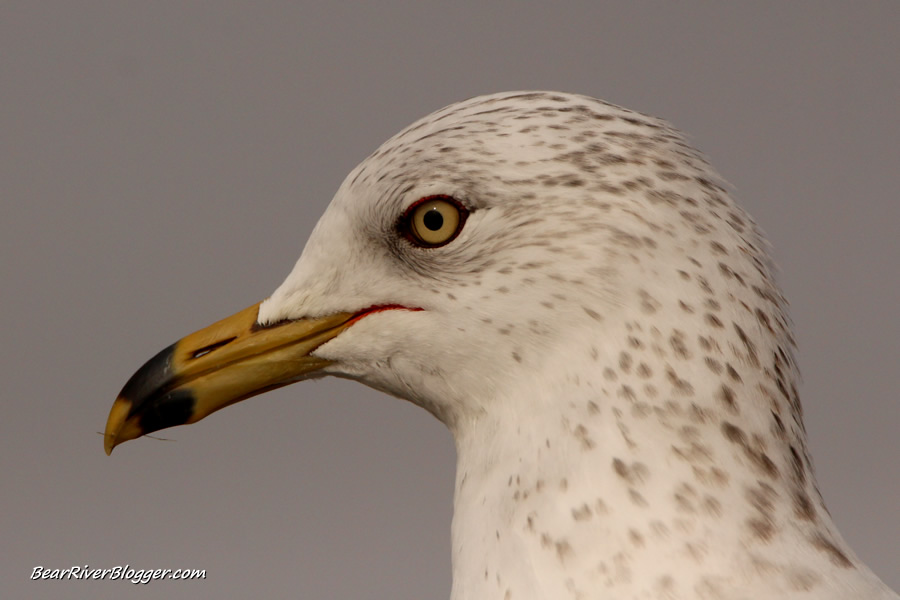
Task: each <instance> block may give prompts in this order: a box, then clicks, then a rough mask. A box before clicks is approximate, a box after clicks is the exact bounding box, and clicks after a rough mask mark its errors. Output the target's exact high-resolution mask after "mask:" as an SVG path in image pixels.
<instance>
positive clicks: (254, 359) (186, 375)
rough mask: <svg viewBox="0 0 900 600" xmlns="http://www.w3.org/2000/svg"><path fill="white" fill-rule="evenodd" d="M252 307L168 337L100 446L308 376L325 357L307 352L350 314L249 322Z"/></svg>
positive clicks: (125, 392)
mask: <svg viewBox="0 0 900 600" xmlns="http://www.w3.org/2000/svg"><path fill="white" fill-rule="evenodd" d="M258 313H259V304H254V305H253V306H250V307H248V308H245V309H244V310H242V311H240V312H238V313H236V314H234V315H232V316H230V317H228V318H226V319H223V320H221V321H219V322H217V323H213V324H212V325H210V326H209V327H207V328H205V329H201V330H200V331H197V332H195V333H192V334H190V335H189V336H187V337H185V338H182V339H181V340H179V341H177V342H175V343H174V344H172V345H171V346H169V347H168V348H166V349H164V350H162V351H161V352H160V353H159V354H157V355H156V356H154V357H153V358H151V359H150V360H149V361H147V362H146V363H145V364H144V366H143V367H141V368H140V369H139V370H138V371H137V372H136V373H135V374H134V375H132V376H131V379H129V380H128V383H126V384H125V387H123V388H122V391H121V392H119V396H118V398H116V401H115V402H114V403H113V405H112V409H110V411H109V418H108V419H107V421H106V432H105V434H104V439H103V447H104V449H105V450H106V453H107V454H109V453H111V452H112V450H113V448H115V447H116V446H117V445H119V444H121V443H122V442H126V441H128V440H133V439H135V438H138V437H140V436H142V435H145V434H147V433H151V432H153V431H157V430H160V429H165V428H166V427H173V426H175V425H186V424H189V423H195V422H197V421H199V420H200V419H202V418H203V417H205V416H207V415H209V414H211V413H213V412H215V411H217V410H219V409H220V408H225V407H226V406H228V405H230V404H234V403H235V402H238V401H240V400H244V399H245V398H249V397H251V396H255V395H257V394H261V393H263V392H266V391H268V390H272V389H275V388H278V387H281V386H284V385H288V384H290V383H294V382H295V381H300V380H301V379H308V378H310V377H315V376H316V374H317V372H318V371H320V370H321V369H322V368H323V367H325V366H326V365H327V364H328V361H325V360H322V359H318V358H315V357H313V356H310V353H311V352H313V351H314V350H315V349H316V348H318V347H319V346H321V345H322V344H324V343H325V342H327V341H328V340H330V339H332V338H334V337H335V336H337V335H338V334H340V333H341V332H342V331H344V330H345V329H347V328H348V327H350V325H351V324H352V323H353V321H354V320H355V319H354V317H355V316H359V315H354V314H353V313H338V314H334V315H329V316H326V317H322V318H317V319H298V320H293V321H282V322H279V323H275V324H273V325H270V326H261V325H259V324H258V323H257V315H258Z"/></svg>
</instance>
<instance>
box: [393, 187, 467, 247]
mask: <svg viewBox="0 0 900 600" xmlns="http://www.w3.org/2000/svg"><path fill="white" fill-rule="evenodd" d="M468 216H469V210H468V209H467V208H466V207H465V206H463V205H462V203H461V202H459V201H458V200H457V199H455V198H453V197H452V196H446V195H444V194H437V195H434V196H425V197H424V198H420V199H418V200H416V201H415V202H413V203H412V205H410V207H409V208H407V209H406V211H405V212H404V213H403V215H402V216H401V217H400V220H399V222H398V229H399V230H400V234H401V235H403V237H405V238H406V239H407V240H409V241H410V242H411V243H412V244H414V245H416V246H418V247H420V248H439V247H440V246H444V245H445V244H449V243H450V242H452V241H453V240H454V239H456V236H457V235H459V232H460V231H462V228H463V225H465V223H466V218H467V217H468Z"/></svg>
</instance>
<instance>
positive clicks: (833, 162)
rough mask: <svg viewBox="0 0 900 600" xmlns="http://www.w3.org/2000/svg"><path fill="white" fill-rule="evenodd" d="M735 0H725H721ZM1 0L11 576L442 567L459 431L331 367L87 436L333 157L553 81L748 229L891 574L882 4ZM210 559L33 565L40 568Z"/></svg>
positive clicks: (824, 444) (331, 186)
mask: <svg viewBox="0 0 900 600" xmlns="http://www.w3.org/2000/svg"><path fill="white" fill-rule="evenodd" d="M726 4H727V6H726ZM735 4H737V3H711V2H677V3H676V2H652V3H646V2H627V3H625V2H622V3H615V2H613V3H607V2H597V1H591V2H581V3H567V2H554V3H552V4H551V3H544V4H538V3H534V4H531V3H525V2H518V3H513V2H493V3H485V2H477V3H475V2H456V3H454V4H453V5H452V6H451V5H449V4H447V3H442V4H437V3H434V4H432V3H429V2H367V3H359V4H356V5H350V4H342V3H331V4H328V7H327V8H324V7H325V5H326V3H325V2H291V3H280V4H270V3H259V2H255V3H247V4H246V5H244V6H240V5H237V4H235V3H223V2H219V3H213V2H203V3H202V2H196V3H186V2H185V3H182V2H177V3H163V2H140V3H139V2H135V3H127V2H105V3H104V2H55V3H54V2H8V1H7V2H4V3H2V5H0V188H2V189H0V194H2V217H0V228H2V230H0V251H2V254H0V256H2V263H0V269H2V271H0V277H2V279H0V282H2V291H0V299H2V310H0V332H2V334H0V335H2V340H3V344H2V352H3V356H2V361H0V369H2V378H0V382H2V388H0V389H2V407H3V417H2V420H0V448H2V451H0V475H2V488H0V506H2V513H0V514H2V516H0V540H2V541H0V545H2V546H0V548H2V553H3V555H2V560H0V585H2V592H3V596H4V597H6V598H24V597H45V598H51V597H58V598H63V597H65V598H92V599H94V598H103V597H109V598H111V597H124V596H125V595H126V594H127V595H128V596H129V597H131V596H133V597H141V598H158V597H167V598H222V597H245V596H246V597H250V596H251V595H253V596H255V597H261V598H335V599H345V598H366V599H368V598H371V599H383V598H401V599H405V598H422V599H431V598H434V599H441V598H446V597H447V596H448V593H449V589H450V570H449V556H450V552H449V548H450V546H449V522H450V516H451V493H452V482H453V469H454V451H453V445H452V441H451V439H450V436H449V434H448V433H447V432H446V431H445V430H444V429H443V426H442V425H441V424H440V423H438V422H437V421H435V420H434V419H433V418H431V417H430V416H429V415H428V414H426V413H425V412H424V411H422V410H420V409H417V408H415V407H413V406H411V405H408V404H406V403H403V402H400V401H397V400H395V399H392V398H388V397H386V396H383V395H380V394H378V393H376V392H373V391H370V390H368V389H367V388H364V387H363V386H360V385H357V384H352V383H349V382H344V381H337V380H329V381H322V382H318V383H306V384H302V385H300V386H294V387H289V388H286V389H283V390H279V391H277V392H274V393H270V394H268V395H265V396H262V397H259V398H256V399H253V400H250V401H248V402H245V403H242V404H239V405H237V406H235V407H233V408H231V409H229V410H225V411H223V412H221V413H218V414H216V415H214V416H213V417H211V418H209V419H208V420H206V421H204V422H202V423H200V424H198V425H195V426H193V427H189V428H179V429H174V430H169V431H166V432H162V436H163V437H165V438H170V439H174V440H176V441H174V442H167V441H154V440H146V439H145V440H141V441H137V442H132V443H129V444H127V445H125V446H123V447H121V448H119V449H118V450H117V451H116V452H115V454H114V455H113V456H112V457H111V458H107V457H106V456H104V454H103V451H102V439H101V436H100V435H98V433H97V432H98V431H99V430H100V429H102V427H103V425H104V423H105V420H106V415H107V411H108V409H109V407H110V404H111V402H112V400H113V399H114V398H115V395H116V393H117V392H118V390H119V389H120V387H121V385H122V384H123V383H124V382H125V380H126V379H127V378H128V376H129V375H130V374H131V373H132V372H133V371H134V370H135V369H136V368H137V367H138V366H140V365H141V364H142V363H143V361H144V360H145V359H147V358H149V357H150V356H151V355H152V354H154V353H155V352H156V351H157V350H159V349H160V348H162V347H163V346H166V345H168V344H169V343H171V342H172V341H174V340H175V339H177V338H179V337H181V336H182V335H184V334H187V333H189V332H191V331H193V330H195V329H197V328H199V327H201V326H205V325H207V324H208V323H210V322H212V321H214V320H216V319H218V318H220V317H222V316H225V315H228V314H231V313H232V312H234V311H235V310H238V309H240V308H243V307H244V306H246V305H249V304H251V303H253V302H256V301H257V300H260V299H262V298H264V297H265V296H267V295H268V294H269V293H270V292H271V291H272V290H273V289H274V288H275V287H276V285H277V284H278V283H280V281H281V280H282V278H283V277H284V276H285V275H286V274H287V273H288V271H289V270H290V268H291V266H292V265H293V263H294V261H295V260H296V258H297V256H298V255H299V253H300V250H301V249H302V247H303V244H304V242H305V240H306V238H307V235H308V234H309V232H310V230H311V228H312V227H313V225H314V224H315V222H316V219H317V218H318V215H319V214H321V212H322V211H323V209H324V208H325V206H326V205H327V203H328V201H329V200H330V198H331V195H332V194H333V192H334V190H335V189H337V187H338V185H339V184H340V182H341V180H342V178H343V176H344V175H345V174H346V172H348V171H349V170H350V169H351V168H352V167H353V166H354V165H355V164H356V163H357V162H358V161H359V160H361V159H362V158H364V157H365V156H366V155H367V154H368V153H369V152H371V151H372V150H374V148H375V147H377V145H378V144H380V143H381V142H382V141H383V140H384V139H385V138H387V137H388V136H389V135H391V134H393V133H395V132H396V131H397V130H399V129H400V128H402V127H403V126H405V125H407V124H408V123H410V122H411V121H413V120H414V119H416V118H418V117H420V116H423V115H424V114H426V113H428V112H431V111H432V110H434V109H437V108H439V107H441V106H443V105H445V104H448V103H450V102H453V101H456V100H460V99H463V98H466V97H469V96H473V95H478V94H482V93H487V92H494V91H501V90H511V89H533V88H543V89H560V90H567V91H577V92H582V93H586V94H590V95H593V96H598V97H602V98H605V99H607V100H610V101H613V102H616V103H618V104H622V105H625V106H628V107H630V108H635V109H638V110H641V111H644V112H648V113H652V114H655V115H658V116H662V117H665V118H667V119H669V120H670V121H672V122H673V123H675V124H676V126H678V127H679V128H681V129H683V130H684V131H686V132H688V133H689V134H690V135H691V137H692V139H693V140H694V142H695V143H696V145H698V146H699V147H700V148H701V149H703V150H704V151H706V152H707V153H708V154H709V155H710V156H711V158H712V161H713V163H714V164H715V165H716V166H717V167H718V168H719V170H720V171H721V172H722V173H723V175H724V176H725V177H726V178H727V179H729V180H730V181H731V182H732V183H733V184H734V185H735V186H736V188H737V190H738V196H739V198H740V199H741V201H742V202H743V204H744V205H745V206H746V207H747V208H748V209H749V210H750V212H751V213H752V214H753V215H755V216H756V218H757V219H758V220H759V222H760V223H761V224H762V226H763V228H764V229H765V230H766V231H767V232H768V234H769V237H770V239H771V241H772V243H773V245H774V252H775V256H776V258H777V260H778V262H779V263H780V265H781V268H782V277H781V278H782V283H783V285H784V288H785V290H786V292H787V295H788V297H789V298H790V299H791V301H792V307H793V316H794V320H795V323H796V328H797V332H798V336H799V342H800V353H799V356H800V364H801V367H802V369H803V372H804V375H805V383H804V385H803V387H802V396H803V398H804V403H805V409H806V423H807V429H808V431H809V435H810V439H811V444H812V448H813V454H814V456H815V458H816V465H817V467H818V477H819V482H820V484H821V487H822V489H823V492H824V494H825V497H826V499H827V500H828V506H829V507H830V509H831V512H832V513H833V515H834V517H835V519H836V521H837V523H838V525H839V526H840V527H841V529H842V531H843V533H844V535H845V536H846V537H847V538H848V540H849V541H850V543H851V544H852V545H853V547H854V548H855V549H856V550H857V551H858V552H859V553H860V554H861V555H862V557H863V558H864V559H865V560H866V561H867V562H868V563H869V564H870V565H871V566H872V567H873V569H874V570H875V571H876V572H878V573H879V574H880V575H881V577H882V578H884V579H885V580H886V581H887V582H888V583H889V584H891V585H892V586H893V587H894V588H900V558H898V556H900V518H898V497H900V469H898V468H897V463H898V461H900V447H898V435H897V432H898V429H900V405H898V402H897V393H896V376H897V371H898V356H900V319H898V318H897V307H898V306H900V276H898V265H900V242H898V232H900V202H898V197H897V183H896V182H897V172H898V169H900V151H898V140H900V109H898V106H900V36H898V35H897V30H898V23H900V3H898V2H896V1H894V0H890V1H885V2H846V3H837V2H830V3H829V2H783V1H778V2H753V3H749V2H747V3H742V5H741V6H735ZM83 564H89V565H91V566H94V567H111V566H115V565H123V564H131V565H132V566H134V567H138V568H177V567H189V568H204V569H207V573H208V578H207V579H206V580H205V581H202V582H152V583H150V584H149V585H147V586H134V585H132V584H130V583H124V582H101V583H86V582H31V581H28V577H29V575H30V573H31V570H32V568H33V567H34V566H37V565H44V566H49V567H55V568H62V567H68V566H71V565H83Z"/></svg>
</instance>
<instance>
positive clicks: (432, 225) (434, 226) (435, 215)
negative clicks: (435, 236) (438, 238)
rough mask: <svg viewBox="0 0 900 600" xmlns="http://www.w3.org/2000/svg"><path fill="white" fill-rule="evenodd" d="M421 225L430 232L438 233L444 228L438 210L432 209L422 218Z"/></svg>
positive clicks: (442, 219)
mask: <svg viewBox="0 0 900 600" xmlns="http://www.w3.org/2000/svg"><path fill="white" fill-rule="evenodd" d="M422 223H423V224H424V225H425V227H427V228H428V229H430V230H431V231H439V230H440V228H441V227H443V226H444V217H443V216H441V213H440V211H438V209H436V208H432V209H431V210H429V211H428V212H427V213H425V216H424V217H422Z"/></svg>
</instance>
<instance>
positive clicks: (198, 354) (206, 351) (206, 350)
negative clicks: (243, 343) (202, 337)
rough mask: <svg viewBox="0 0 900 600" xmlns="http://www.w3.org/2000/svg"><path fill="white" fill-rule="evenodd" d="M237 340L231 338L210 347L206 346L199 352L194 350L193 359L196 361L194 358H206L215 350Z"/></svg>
mask: <svg viewBox="0 0 900 600" xmlns="http://www.w3.org/2000/svg"><path fill="white" fill-rule="evenodd" d="M236 339H237V337H230V338H228V339H227V340H222V341H221V342H216V343H214V344H210V345H209V346H204V347H202V348H200V349H199V350H194V352H193V353H192V354H191V358H192V359H194V358H200V357H201V356H206V355H207V354H209V353H210V352H212V351H213V350H216V349H217V348H221V347H222V346H224V345H225V344H230V343H231V342H233V341H234V340H236Z"/></svg>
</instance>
